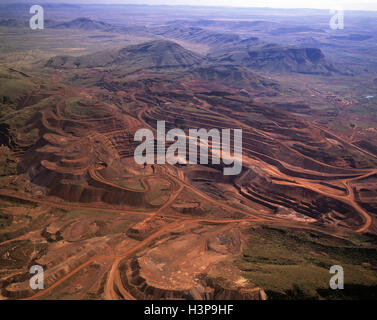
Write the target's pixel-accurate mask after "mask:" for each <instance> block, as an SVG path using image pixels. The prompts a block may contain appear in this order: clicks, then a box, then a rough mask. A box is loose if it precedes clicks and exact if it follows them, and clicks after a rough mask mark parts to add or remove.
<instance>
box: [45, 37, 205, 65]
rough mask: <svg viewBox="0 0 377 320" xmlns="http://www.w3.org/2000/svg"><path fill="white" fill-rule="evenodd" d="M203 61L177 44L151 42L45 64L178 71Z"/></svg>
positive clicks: (60, 59)
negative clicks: (170, 69) (171, 69)
mask: <svg viewBox="0 0 377 320" xmlns="http://www.w3.org/2000/svg"><path fill="white" fill-rule="evenodd" d="M204 61H205V58H204V57H202V56H200V55H198V54H196V53H193V52H191V51H189V50H186V49H184V48H183V47H182V46H180V45H179V44H177V43H174V42H172V41H166V40H155V41H150V42H146V43H142V44H138V45H133V46H128V47H125V48H121V49H116V50H105V51H100V52H97V53H94V54H89V55H85V56H81V57H71V56H57V57H54V58H51V59H50V60H48V62H47V63H46V66H47V67H52V68H58V69H59V68H63V69H71V68H93V67H111V66H117V67H119V68H122V69H127V68H129V69H132V70H139V69H149V68H179V67H183V68H184V67H192V66H197V65H200V64H202V63H203V62H204Z"/></svg>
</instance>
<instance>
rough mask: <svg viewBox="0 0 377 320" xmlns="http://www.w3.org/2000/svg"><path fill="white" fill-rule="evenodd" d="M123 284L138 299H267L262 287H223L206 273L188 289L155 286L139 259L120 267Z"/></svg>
mask: <svg viewBox="0 0 377 320" xmlns="http://www.w3.org/2000/svg"><path fill="white" fill-rule="evenodd" d="M119 271H120V276H121V280H122V284H123V286H124V287H125V289H126V290H127V291H128V292H129V293H130V294H131V295H132V296H133V297H135V298H136V299H141V300H156V299H157V300H164V299H180V300H181V299H189V300H191V299H194V300H265V299H266V294H265V293H264V291H263V289H261V288H240V289H238V290H235V289H228V288H225V287H223V286H222V285H221V284H220V283H218V282H217V281H216V280H214V279H209V278H208V277H207V276H206V275H202V276H201V281H200V283H199V284H198V285H197V286H195V287H193V288H191V289H188V290H168V289H162V288H157V287H154V286H152V285H150V284H148V282H147V281H146V279H145V278H143V277H142V276H141V274H140V265H139V262H138V260H137V259H136V258H135V259H132V260H126V261H123V262H122V263H121V264H120V267H119Z"/></svg>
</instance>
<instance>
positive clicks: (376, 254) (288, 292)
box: [238, 227, 377, 299]
mask: <svg viewBox="0 0 377 320" xmlns="http://www.w3.org/2000/svg"><path fill="white" fill-rule="evenodd" d="M355 239H356V240H357V241H355V242H356V243H355V242H351V241H347V240H342V239H338V238H335V237H329V236H326V235H323V234H320V233H317V232H308V231H300V230H291V229H284V228H272V227H261V228H259V229H254V230H251V232H250V239H249V244H248V246H247V247H246V248H245V250H244V252H243V256H242V258H241V259H240V260H239V261H238V265H239V267H240V268H241V270H243V271H244V276H245V277H246V278H248V279H250V281H252V282H253V283H254V284H256V285H258V286H261V287H262V288H264V289H265V291H266V293H267V295H268V296H269V298H271V299H323V298H329V299H336V298H343V299H346V298H348V299H352V298H356V299H357V298H358V297H359V296H360V295H363V294H364V292H365V290H366V291H369V290H370V289H371V288H372V287H373V286H376V285H377V278H376V275H377V270H375V269H373V268H372V267H371V266H375V265H376V264H377V249H376V248H371V247H369V246H367V242H365V241H366V240H367V239H366V238H365V236H363V238H360V239H359V238H358V236H357V235H353V237H352V240H353V241H354V240H355ZM369 240H370V239H369ZM361 244H363V245H361ZM333 265H341V266H342V267H343V268H344V274H345V280H344V281H345V290H342V292H339V291H333V290H331V289H329V280H330V278H331V276H332V275H331V274H330V273H329V269H330V267H331V266H333ZM355 288H359V289H360V288H363V289H362V290H364V291H361V292H359V291H358V290H356V289H355Z"/></svg>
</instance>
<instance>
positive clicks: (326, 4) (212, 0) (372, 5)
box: [34, 0, 377, 10]
mask: <svg viewBox="0 0 377 320" xmlns="http://www.w3.org/2000/svg"><path fill="white" fill-rule="evenodd" d="M34 2H36V3H37V2H38V0H36V1H34ZM40 2H66V3H68V2H69V3H73V2H76V3H107V4H115V3H117V4H118V3H124V4H126V3H129V4H130V3H131V4H165V5H166V4H170V5H208V6H233V7H274V8H317V9H331V8H333V7H334V6H335V7H338V6H339V5H340V6H342V7H343V9H345V10H377V0H76V1H73V0H50V1H48V0H42V1H40Z"/></svg>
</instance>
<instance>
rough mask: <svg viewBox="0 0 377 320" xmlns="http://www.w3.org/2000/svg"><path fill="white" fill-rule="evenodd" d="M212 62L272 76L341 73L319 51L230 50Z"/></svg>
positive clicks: (213, 57)
mask: <svg viewBox="0 0 377 320" xmlns="http://www.w3.org/2000/svg"><path fill="white" fill-rule="evenodd" d="M210 59H211V60H212V61H216V62H219V63H229V64H233V65H239V66H244V67H247V68H249V69H252V70H258V71H266V72H273V73H279V72H280V73H281V72H285V73H287V72H294V73H307V74H326V75H330V74H332V73H342V72H341V71H339V70H338V69H337V68H336V66H335V65H334V64H332V63H331V62H328V61H327V60H326V58H325V56H324V54H323V52H322V51H321V50H320V49H318V48H310V47H284V46H279V45H272V44H271V45H264V46H259V47H253V46H249V47H246V48H245V47H241V48H240V47H238V48H230V49H227V50H223V51H220V52H216V53H212V54H211V55H210Z"/></svg>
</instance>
